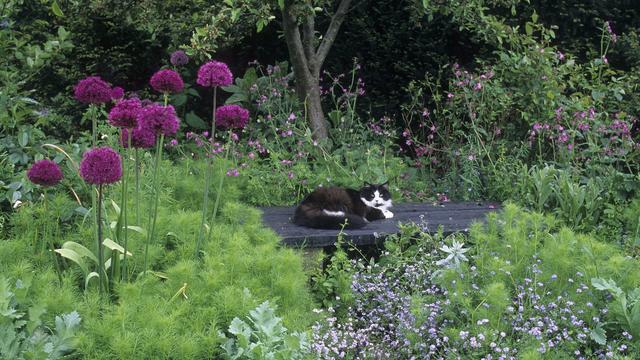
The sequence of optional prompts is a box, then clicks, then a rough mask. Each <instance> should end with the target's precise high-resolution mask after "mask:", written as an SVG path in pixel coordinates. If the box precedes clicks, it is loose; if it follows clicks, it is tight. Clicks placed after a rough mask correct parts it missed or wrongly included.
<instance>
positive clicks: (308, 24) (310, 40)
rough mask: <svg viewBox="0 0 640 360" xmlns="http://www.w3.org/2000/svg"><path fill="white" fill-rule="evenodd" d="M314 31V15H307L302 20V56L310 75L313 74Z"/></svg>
mask: <svg viewBox="0 0 640 360" xmlns="http://www.w3.org/2000/svg"><path fill="white" fill-rule="evenodd" d="M315 31H316V20H315V16H314V15H309V16H307V17H306V18H305V19H304V22H303V23H302V34H303V39H302V45H303V46H304V54H305V57H306V58H307V63H308V65H309V70H310V71H311V72H312V73H315V65H316V64H315V62H316V61H315V47H314V42H315Z"/></svg>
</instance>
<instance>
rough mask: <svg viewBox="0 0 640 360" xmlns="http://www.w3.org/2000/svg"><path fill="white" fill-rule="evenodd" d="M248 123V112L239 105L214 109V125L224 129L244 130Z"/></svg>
mask: <svg viewBox="0 0 640 360" xmlns="http://www.w3.org/2000/svg"><path fill="white" fill-rule="evenodd" d="M248 122H249V110H247V109H245V108H243V107H241V106H239V105H224V106H221V107H219V108H217V109H216V125H217V126H220V127H223V128H226V129H244V127H245V126H247V123H248Z"/></svg>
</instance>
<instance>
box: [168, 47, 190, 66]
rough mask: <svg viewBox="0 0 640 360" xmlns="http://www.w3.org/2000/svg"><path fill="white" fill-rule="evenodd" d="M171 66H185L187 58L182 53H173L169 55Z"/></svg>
mask: <svg viewBox="0 0 640 360" xmlns="http://www.w3.org/2000/svg"><path fill="white" fill-rule="evenodd" d="M170 61H171V65H173V66H182V65H187V64H188V63H189V57H188V56H187V54H185V52H184V51H182V50H178V51H174V52H173V53H172V54H171V60H170Z"/></svg>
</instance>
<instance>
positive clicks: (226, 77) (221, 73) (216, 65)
mask: <svg viewBox="0 0 640 360" xmlns="http://www.w3.org/2000/svg"><path fill="white" fill-rule="evenodd" d="M196 82H197V83H198V85H201V86H204V87H216V86H228V85H231V83H232V82H233V75H232V74H231V70H229V67H228V66H227V64H225V63H223V62H219V61H209V62H207V63H206V64H204V65H202V66H200V69H199V70H198V79H197V80H196Z"/></svg>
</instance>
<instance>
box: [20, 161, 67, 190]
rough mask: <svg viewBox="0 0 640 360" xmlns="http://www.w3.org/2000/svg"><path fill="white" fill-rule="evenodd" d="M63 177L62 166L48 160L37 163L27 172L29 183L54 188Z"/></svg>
mask: <svg viewBox="0 0 640 360" xmlns="http://www.w3.org/2000/svg"><path fill="white" fill-rule="evenodd" d="M62 176H63V175H62V170H60V166H58V164H56V163H55V162H53V161H51V160H48V159H43V160H38V161H36V162H35V163H33V165H31V167H30V168H29V170H28V171H27V178H29V181H31V182H32V183H34V184H38V185H41V186H54V185H56V184H58V183H59V182H60V180H62Z"/></svg>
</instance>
